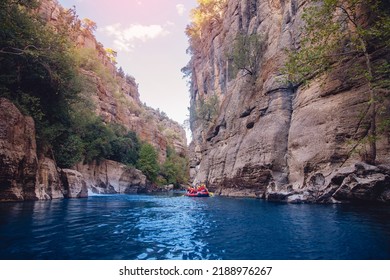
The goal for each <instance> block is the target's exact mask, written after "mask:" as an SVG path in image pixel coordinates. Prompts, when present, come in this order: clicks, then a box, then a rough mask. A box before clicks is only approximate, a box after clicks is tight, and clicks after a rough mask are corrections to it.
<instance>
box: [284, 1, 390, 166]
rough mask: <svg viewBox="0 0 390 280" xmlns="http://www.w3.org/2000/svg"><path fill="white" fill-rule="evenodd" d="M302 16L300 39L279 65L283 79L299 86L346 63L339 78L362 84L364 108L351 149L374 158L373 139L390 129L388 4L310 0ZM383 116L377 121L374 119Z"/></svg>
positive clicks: (367, 158) (363, 157)
mask: <svg viewBox="0 0 390 280" xmlns="http://www.w3.org/2000/svg"><path fill="white" fill-rule="evenodd" d="M311 2H312V4H313V5H312V6H310V7H308V8H306V10H305V12H304V15H303V19H304V22H305V27H304V29H303V30H302V31H303V32H302V40H301V42H300V46H299V47H298V48H297V49H294V50H291V51H289V59H288V61H287V63H286V65H285V68H284V70H283V71H284V74H286V75H287V76H288V78H287V79H288V81H289V82H290V83H291V84H293V85H295V86H299V85H301V84H305V83H308V82H309V81H310V80H312V79H314V78H315V77H318V76H320V75H321V74H324V73H325V72H327V71H331V70H332V69H335V68H337V67H338V66H340V64H339V63H340V62H341V61H342V62H344V63H345V62H346V61H348V62H349V70H348V71H347V73H344V77H342V78H341V79H343V80H344V83H349V84H350V85H351V86H352V85H359V84H362V82H363V83H364V84H365V85H367V87H366V90H365V94H366V96H367V102H366V108H365V109H363V111H362V112H361V113H360V116H359V121H358V125H357V127H356V129H355V134H354V135H352V136H351V138H352V139H353V142H354V143H353V144H352V147H351V150H350V153H353V152H356V151H359V153H360V155H361V157H362V159H363V160H365V161H366V162H368V163H372V164H375V162H376V156H377V155H376V149H377V148H376V142H377V141H378V138H379V137H378V135H379V133H380V132H382V133H383V131H380V130H384V129H387V130H388V129H389V126H388V124H389V123H390V122H389V120H388V119H389V117H387V118H383V117H381V115H386V114H387V115H389V114H390V112H389V110H388V107H387V105H386V104H388V103H387V102H388V101H387V102H386V98H387V99H388V96H389V93H390V91H389V88H390V78H389V77H390V7H389V4H388V2H387V1H383V0H343V1H341V0H322V1H320V0H312V1H311ZM379 119H382V120H383V121H381V123H380V124H379V125H378V123H377V122H378V120H379Z"/></svg>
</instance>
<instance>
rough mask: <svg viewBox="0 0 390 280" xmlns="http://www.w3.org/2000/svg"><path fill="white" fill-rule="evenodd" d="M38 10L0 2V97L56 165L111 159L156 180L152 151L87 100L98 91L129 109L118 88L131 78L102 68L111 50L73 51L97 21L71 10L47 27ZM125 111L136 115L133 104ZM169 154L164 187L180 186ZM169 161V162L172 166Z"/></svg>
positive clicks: (24, 2)
mask: <svg viewBox="0 0 390 280" xmlns="http://www.w3.org/2000/svg"><path fill="white" fill-rule="evenodd" d="M37 8H39V2H38V1H33V0H30V1H29V0H19V1H14V0H4V1H1V2H0V19H1V20H0V97H5V98H8V99H10V100H11V101H12V102H13V103H15V104H16V105H17V106H18V107H19V109H21V110H22V112H23V113H24V114H26V115H30V116H32V117H33V119H34V121H35V124H36V136H37V144H38V149H39V151H40V153H43V154H44V155H46V156H49V157H51V158H54V159H55V160H56V162H57V164H58V166H59V167H61V168H69V167H72V166H74V165H75V164H76V163H78V162H81V161H84V162H86V163H89V162H92V161H97V162H99V161H100V160H102V159H110V160H114V161H118V162H121V163H124V164H126V165H132V166H139V167H140V168H141V170H142V171H144V172H145V174H146V175H147V176H148V178H149V179H150V180H151V181H153V182H156V179H157V175H158V174H159V170H160V166H159V164H158V162H157V158H158V156H157V152H156V150H155V149H154V148H153V146H152V145H150V144H146V143H144V144H142V145H141V143H140V140H139V139H138V136H137V135H136V133H135V132H133V131H131V130H129V129H126V128H125V127H124V126H122V125H120V124H117V123H115V121H111V120H107V119H103V118H102V117H101V116H98V115H97V104H95V103H94V101H93V100H94V96H96V91H97V90H101V92H104V93H106V92H107V91H109V92H110V96H111V95H112V97H113V98H116V101H117V102H121V103H122V104H126V105H127V103H131V102H132V101H133V100H132V99H126V98H124V95H125V94H127V93H124V91H123V89H122V87H123V83H124V82H127V83H129V85H131V86H133V85H135V82H134V78H133V77H131V76H129V75H126V74H125V73H124V72H123V69H121V68H120V69H119V70H116V69H115V67H114V68H113V69H114V70H112V69H111V70H110V68H108V67H106V66H105V64H106V63H107V61H108V63H110V62H111V64H113V65H115V62H116V61H115V58H116V52H115V51H114V50H112V49H106V50H104V48H103V47H102V46H101V45H99V43H97V47H96V49H94V48H86V47H80V46H77V45H76V44H77V40H76V39H77V37H78V36H79V35H80V34H81V35H82V34H84V35H85V33H89V35H88V36H92V38H93V35H92V32H93V31H94V30H95V29H96V23H94V22H93V21H91V20H89V19H84V20H83V21H80V20H79V19H78V18H77V15H76V13H75V11H74V10H61V13H62V14H61V16H60V18H59V19H58V20H57V21H56V23H55V24H52V23H48V22H46V21H45V20H44V19H42V18H43V17H42V15H40V14H39V13H38V12H37ZM102 54H103V56H105V57H103V58H102ZM104 59H105V60H104ZM103 60H104V61H103ZM135 87H136V85H135ZM124 99H125V100H124ZM128 107H129V108H130V110H132V107H136V108H135V109H134V111H135V110H136V109H137V110H138V111H139V110H140V109H139V108H140V106H138V105H137V106H135V105H134V104H132V103H131V104H128ZM134 114H135V115H137V116H138V115H140V112H134ZM169 154H170V155H169V158H167V164H166V166H165V168H164V170H165V172H166V174H169V175H166V177H167V181H168V182H173V183H176V182H180V183H183V180H184V179H183V178H184V177H185V176H184V175H183V174H184V173H186V172H187V170H186V169H184V170H178V166H180V168H181V167H183V168H187V166H185V165H181V163H180V162H181V160H184V156H181V157H180V159H178V158H177V157H176V155H174V153H172V152H170V153H169ZM170 161H175V164H173V167H172V166H171V165H170V164H169V162H170ZM172 170H174V171H172Z"/></svg>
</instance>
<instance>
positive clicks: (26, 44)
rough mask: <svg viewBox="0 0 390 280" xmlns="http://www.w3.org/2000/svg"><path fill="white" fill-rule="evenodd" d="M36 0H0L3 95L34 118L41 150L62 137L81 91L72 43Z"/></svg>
mask: <svg viewBox="0 0 390 280" xmlns="http://www.w3.org/2000/svg"><path fill="white" fill-rule="evenodd" d="M37 3H38V2H36V1H27V0H25V1H11V0H4V1H1V2H0V18H1V20H0V95H1V96H4V97H6V98H9V99H10V100H12V101H13V102H14V103H15V104H16V105H17V106H18V107H19V108H20V109H21V110H22V112H23V113H24V114H28V115H30V116H32V117H33V118H34V120H35V123H36V129H37V140H38V146H39V149H40V150H47V149H46V148H49V149H50V146H51V143H54V142H56V141H60V142H61V141H62V136H63V132H64V131H65V130H66V129H67V128H68V127H69V124H70V122H69V119H70V113H69V109H70V103H71V102H72V100H74V98H75V97H76V96H77V94H78V92H79V90H80V81H79V79H78V78H79V76H78V71H77V68H76V65H75V63H74V60H73V53H74V45H73V44H72V43H71V42H70V40H69V39H68V38H67V35H66V34H65V33H64V32H63V30H60V29H58V30H56V29H55V28H54V27H53V26H51V25H48V24H46V23H45V22H43V21H42V19H41V18H40V17H39V16H38V15H37V14H36V13H35V12H34V9H35V8H36V7H38V6H37V5H38V4H37Z"/></svg>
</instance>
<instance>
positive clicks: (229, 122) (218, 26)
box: [186, 0, 390, 202]
mask: <svg viewBox="0 0 390 280" xmlns="http://www.w3.org/2000/svg"><path fill="white" fill-rule="evenodd" d="M226 2H227V4H226V8H225V9H224V12H223V16H222V17H221V18H220V19H219V20H215V21H212V22H211V23H210V27H209V28H208V29H206V28H205V29H203V30H202V35H201V40H200V42H199V41H198V42H197V45H194V43H193V45H192V49H191V51H192V52H193V56H192V59H191V61H190V63H189V64H188V65H187V67H186V68H187V70H189V71H190V73H191V108H192V110H193V111H195V112H199V110H200V109H201V108H200V106H201V104H202V103H201V102H200V101H201V100H209V99H210V98H211V97H212V96H217V97H218V100H219V104H218V112H217V114H216V116H215V117H214V118H213V120H212V121H210V122H207V123H205V122H204V121H202V120H199V119H196V118H194V120H193V121H192V123H191V128H192V132H193V143H191V145H190V154H191V163H190V165H191V175H192V179H193V181H194V183H198V182H207V183H208V185H209V187H210V189H212V190H213V191H215V192H216V193H218V194H221V195H228V196H251V197H259V198H267V199H270V200H283V201H295V202H298V201H309V202H338V201H387V202H389V200H390V177H389V176H390V168H389V166H390V165H389V164H390V156H389V154H390V138H389V135H388V133H385V134H380V135H378V139H377V162H376V166H372V165H367V164H364V163H362V161H363V158H362V155H361V154H359V153H358V152H357V153H352V154H351V153H350V151H351V146H352V145H351V141H350V140H352V138H353V136H354V135H356V133H355V132H356V131H355V130H356V128H357V127H358V123H359V119H360V118H359V115H360V114H361V112H362V111H364V110H365V108H366V106H367V101H368V98H369V96H368V95H367V94H365V92H366V89H367V85H366V84H364V83H354V84H351V83H349V82H348V81H347V79H346V77H345V73H346V72H348V71H346V69H348V67H349V66H350V65H349V62H348V61H346V62H345V63H344V64H342V65H341V66H340V67H338V68H337V69H335V70H334V71H333V72H330V73H327V74H326V75H322V76H321V77H318V79H316V80H314V81H311V82H310V83H309V84H308V85H306V86H300V87H298V88H294V87H292V86H289V85H286V83H285V82H283V80H285V79H284V77H283V76H282V73H281V68H282V67H283V65H284V64H285V62H286V59H287V54H286V51H285V50H286V49H291V48H292V47H295V46H297V45H298V44H299V41H300V40H301V38H300V35H301V31H302V27H303V20H302V13H303V10H304V8H305V7H306V6H307V4H308V3H307V2H309V1H303V0H229V1H226ZM237 34H244V35H247V36H249V35H251V34H258V35H259V36H260V38H261V40H262V42H263V44H264V46H263V48H262V53H261V58H260V60H259V64H258V66H259V70H258V72H257V74H256V76H255V77H253V76H252V75H246V74H248V73H245V72H243V71H241V72H238V74H237V76H235V77H232V75H231V74H232V73H231V72H230V71H231V67H230V65H229V64H231V60H230V59H229V55H228V53H229V51H231V46H232V45H233V44H234V40H235V38H236V36H237ZM387 55H388V53H387ZM387 108H389V107H388V106H387ZM388 113H389V112H385V114H388Z"/></svg>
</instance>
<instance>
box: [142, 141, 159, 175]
mask: <svg viewBox="0 0 390 280" xmlns="http://www.w3.org/2000/svg"><path fill="white" fill-rule="evenodd" d="M157 157H158V155H157V151H156V149H155V148H154V147H153V146H152V145H151V144H149V143H143V144H142V145H141V149H140V152H139V159H138V163H137V167H138V169H139V170H141V171H142V172H143V173H144V174H145V175H146V177H147V178H148V179H149V180H150V181H152V182H156V180H157V175H158V173H159V165H158V161H157Z"/></svg>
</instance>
